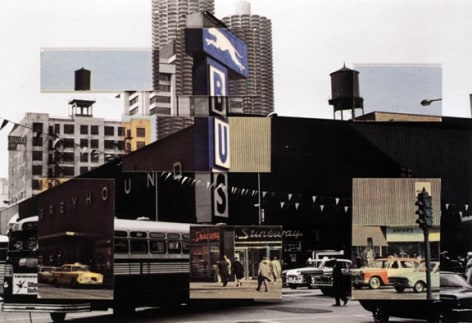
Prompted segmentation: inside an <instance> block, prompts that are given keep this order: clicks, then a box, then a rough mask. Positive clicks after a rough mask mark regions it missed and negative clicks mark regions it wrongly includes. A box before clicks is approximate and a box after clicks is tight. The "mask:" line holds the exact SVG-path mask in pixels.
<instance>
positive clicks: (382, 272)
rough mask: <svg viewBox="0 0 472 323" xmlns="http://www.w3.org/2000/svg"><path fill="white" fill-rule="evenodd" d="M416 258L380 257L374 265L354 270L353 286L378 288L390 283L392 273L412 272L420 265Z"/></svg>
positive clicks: (357, 287)
mask: <svg viewBox="0 0 472 323" xmlns="http://www.w3.org/2000/svg"><path fill="white" fill-rule="evenodd" d="M420 263H421V262H420V261H419V260H418V259H416V258H395V257H388V258H379V259H376V260H375V261H374V263H373V265H372V266H369V267H362V268H358V269H353V270H352V286H353V287H354V288H356V289H359V288H362V287H363V286H368V287H370V288H371V289H377V288H379V287H380V286H385V285H387V284H388V277H389V276H392V275H398V274H403V273H407V272H412V271H414V270H415V269H416V267H418V266H419V265H420Z"/></svg>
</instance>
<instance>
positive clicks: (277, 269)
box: [270, 256, 282, 283]
mask: <svg viewBox="0 0 472 323" xmlns="http://www.w3.org/2000/svg"><path fill="white" fill-rule="evenodd" d="M270 269H271V271H272V277H273V278H274V283H276V282H277V279H279V278H280V276H281V273H282V265H281V264H280V261H279V259H278V258H277V256H275V257H273V258H272V261H271V262H270Z"/></svg>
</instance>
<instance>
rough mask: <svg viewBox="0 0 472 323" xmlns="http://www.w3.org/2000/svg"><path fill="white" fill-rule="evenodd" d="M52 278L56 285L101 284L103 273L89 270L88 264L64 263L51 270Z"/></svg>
mask: <svg viewBox="0 0 472 323" xmlns="http://www.w3.org/2000/svg"><path fill="white" fill-rule="evenodd" d="M52 278H53V281H54V284H55V285H56V286H59V285H69V286H71V287H77V286H79V285H100V284H103V275H102V274H100V273H94V272H91V271H90V268H89V266H87V265H83V264H80V263H77V262H76V263H73V264H64V265H62V266H61V267H59V268H58V269H57V270H55V271H53V272H52Z"/></svg>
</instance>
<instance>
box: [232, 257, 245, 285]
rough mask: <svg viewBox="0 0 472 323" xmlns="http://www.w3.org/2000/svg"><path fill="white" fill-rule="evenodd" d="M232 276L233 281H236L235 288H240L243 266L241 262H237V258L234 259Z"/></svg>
mask: <svg viewBox="0 0 472 323" xmlns="http://www.w3.org/2000/svg"><path fill="white" fill-rule="evenodd" d="M233 274H234V279H235V280H236V287H239V286H242V285H243V283H242V282H241V279H242V278H243V277H244V266H243V264H242V263H241V261H239V258H238V257H235V258H234V262H233Z"/></svg>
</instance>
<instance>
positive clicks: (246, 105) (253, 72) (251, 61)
mask: <svg viewBox="0 0 472 323" xmlns="http://www.w3.org/2000/svg"><path fill="white" fill-rule="evenodd" d="M222 21H223V22H224V23H225V24H226V25H227V26H228V28H229V29H230V30H231V31H232V32H233V33H234V34H235V35H237V36H238V37H239V38H241V39H242V40H244V41H245V42H246V45H247V55H248V71H249V77H248V78H247V79H241V80H231V81H230V89H229V93H230V95H231V96H241V97H243V98H244V99H243V109H242V113H243V114H249V115H263V116H265V115H267V114H269V113H270V112H273V111H274V76H273V63H272V22H271V21H270V19H267V18H266V17H262V16H259V15H252V14H251V7H250V4H249V2H247V1H239V2H238V3H237V4H236V14H235V15H232V16H229V17H224V18H223V19H222Z"/></svg>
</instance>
